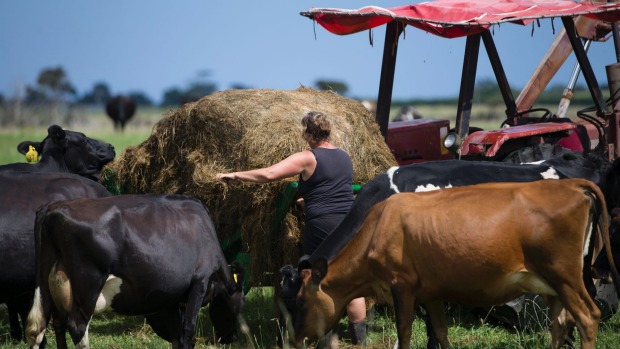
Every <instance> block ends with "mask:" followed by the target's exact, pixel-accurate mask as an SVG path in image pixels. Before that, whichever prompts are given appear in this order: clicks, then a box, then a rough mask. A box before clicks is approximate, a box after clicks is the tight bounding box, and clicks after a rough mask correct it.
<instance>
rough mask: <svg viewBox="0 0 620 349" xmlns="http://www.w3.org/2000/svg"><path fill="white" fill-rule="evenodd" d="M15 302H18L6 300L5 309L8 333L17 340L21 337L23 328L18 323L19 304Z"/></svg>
mask: <svg viewBox="0 0 620 349" xmlns="http://www.w3.org/2000/svg"><path fill="white" fill-rule="evenodd" d="M17 303H18V302H15V303H13V302H7V303H6V310H7V312H8V313H9V333H10V335H11V338H12V339H13V340H15V341H18V342H19V341H21V340H22V338H23V330H22V326H21V324H20V323H19V315H20V310H19V309H18V307H19V305H18V304H17ZM23 319H25V317H22V320H23Z"/></svg>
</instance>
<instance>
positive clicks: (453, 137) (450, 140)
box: [443, 132, 460, 151]
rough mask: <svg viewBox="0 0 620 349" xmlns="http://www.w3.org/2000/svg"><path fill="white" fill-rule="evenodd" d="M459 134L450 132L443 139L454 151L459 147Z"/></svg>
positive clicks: (447, 146)
mask: <svg viewBox="0 0 620 349" xmlns="http://www.w3.org/2000/svg"><path fill="white" fill-rule="evenodd" d="M458 138H459V137H458V135H457V134H456V133H454V132H450V133H448V134H447V135H446V138H444V140H443V146H444V147H446V148H447V149H450V150H452V151H456V150H457V149H458V147H459V145H460V144H459V142H458Z"/></svg>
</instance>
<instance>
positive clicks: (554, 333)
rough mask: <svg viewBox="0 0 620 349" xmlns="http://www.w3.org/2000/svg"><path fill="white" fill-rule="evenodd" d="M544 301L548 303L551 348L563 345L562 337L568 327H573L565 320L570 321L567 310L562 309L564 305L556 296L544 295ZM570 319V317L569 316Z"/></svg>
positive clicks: (564, 335)
mask: <svg viewBox="0 0 620 349" xmlns="http://www.w3.org/2000/svg"><path fill="white" fill-rule="evenodd" d="M546 302H547V304H548V305H549V317H550V318H551V344H550V347H551V348H552V349H557V348H561V347H562V345H564V339H565V338H566V336H567V334H568V331H569V329H570V328H573V326H571V325H570V324H568V323H567V322H568V321H570V320H569V319H568V318H567V314H568V313H567V311H566V309H564V305H562V302H561V301H560V299H559V298H558V297H551V296H549V297H546ZM571 320H572V318H571Z"/></svg>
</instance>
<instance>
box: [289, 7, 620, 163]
mask: <svg viewBox="0 0 620 349" xmlns="http://www.w3.org/2000/svg"><path fill="white" fill-rule="evenodd" d="M539 5H540V4H538V5H537V3H536V2H534V1H526V0H523V1H518V2H515V1H489V0H474V1H468V2H458V1H453V0H438V1H432V2H425V3H421V4H417V5H409V6H400V7H394V8H389V9H383V8H379V7H374V6H368V7H364V8H362V9H359V10H339V9H320V8H313V9H311V10H310V11H308V12H302V13H301V15H303V16H306V17H309V18H311V19H313V20H314V21H316V22H317V23H319V24H320V25H321V26H323V27H324V28H326V29H327V30H328V31H330V32H332V33H335V34H339V35H345V34H352V33H357V32H360V31H364V30H370V29H372V28H375V27H377V26H380V25H384V24H385V25H386V31H385V33H386V34H385V44H384V45H385V46H384V50H383V63H382V68H381V80H380V86H379V94H378V98H377V110H376V119H377V122H378V123H379V125H380V129H381V132H382V134H383V135H384V137H385V138H386V142H387V144H388V145H389V146H390V148H391V149H392V151H393V152H394V155H395V156H396V158H397V160H398V161H399V163H401V164H407V163H411V162H421V161H428V160H441V159H447V158H461V159H468V160H494V161H513V162H520V161H524V160H527V161H531V160H539V159H542V158H549V157H551V156H554V155H556V153H558V152H562V151H566V150H571V151H586V152H587V151H590V149H591V146H592V145H593V144H596V145H598V147H605V149H604V151H607V152H608V154H609V158H610V159H615V158H616V157H618V155H619V154H618V152H619V151H620V149H619V147H620V145H619V144H618V143H619V141H618V139H619V138H618V124H619V115H618V110H616V109H617V108H615V107H614V106H615V104H616V100H617V99H618V98H617V96H616V93H615V92H616V90H617V89H618V88H620V63H617V60H616V62H615V63H613V64H610V65H609V66H607V73H608V77H607V78H608V81H609V86H610V90H611V96H612V97H613V98H612V100H611V102H610V103H609V105H608V103H607V102H606V101H605V100H604V98H603V95H602V93H601V89H600V86H599V83H598V81H597V78H596V76H595V74H594V72H593V70H592V67H591V65H590V61H589V60H588V57H587V55H586V49H587V47H588V46H589V45H590V42H592V41H607V39H608V38H609V36H610V33H612V34H613V37H614V40H612V41H613V42H614V44H615V45H616V49H617V52H620V50H618V47H619V44H618V42H619V41H618V38H617V28H616V23H615V21H617V20H618V19H620V4H607V3H592V2H580V3H575V2H572V1H550V2H547V3H545V6H539ZM554 17H556V18H560V19H561V21H562V24H563V25H564V28H563V29H562V31H561V32H560V33H559V35H558V36H557V39H556V41H555V42H554V44H553V45H552V47H551V48H550V49H549V51H548V52H547V55H546V56H545V57H544V58H543V61H542V62H541V64H540V65H539V67H538V69H537V71H536V72H535V73H534V74H533V75H532V77H531V79H530V82H528V84H527V85H526V87H525V88H524V90H523V91H522V92H521V94H520V95H519V97H518V98H517V99H515V98H514V97H513V94H512V91H511V89H510V85H509V83H508V79H507V78H506V74H505V72H504V68H503V66H502V63H501V61H500V57H499V54H498V51H497V49H496V47H495V43H494V40H493V35H492V33H491V29H492V27H493V25H499V24H503V23H516V24H521V25H525V24H529V23H532V22H534V21H537V20H539V19H542V18H554ZM610 22H612V24H610ZM407 25H409V26H413V27H416V28H419V29H422V30H424V31H426V32H428V33H431V34H435V35H438V36H441V37H446V38H455V37H462V36H466V44H465V52H464V60H463V70H462V76H461V85H460V92H459V100H458V107H457V113H456V125H455V126H454V128H453V129H451V130H450V131H449V132H448V128H449V122H448V121H447V120H432V119H417V120H412V121H407V122H404V123H402V122H395V123H390V122H389V112H390V107H391V102H392V101H391V99H392V87H393V81H394V74H395V66H396V55H397V52H398V40H399V37H400V35H401V34H402V33H403V31H404V28H405V26H407ZM481 41H482V43H483V44H484V47H485V49H486V52H487V55H488V58H489V61H490V63H491V66H492V68H493V72H494V74H495V77H496V80H497V83H498V86H499V90H500V92H501V95H502V98H503V101H504V103H505V106H506V118H505V120H504V121H503V122H502V127H501V128H500V129H497V130H486V131H485V130H481V129H479V128H475V127H470V116H471V111H472V100H473V96H474V87H475V80H476V68H477V66H478V55H479V51H480V42H481ZM571 52H574V54H575V56H576V58H577V62H578V64H577V67H576V68H575V70H574V72H573V76H572V78H571V82H570V83H569V86H568V88H567V89H566V91H565V96H564V98H563V99H562V102H561V103H560V107H559V108H558V112H557V113H552V112H551V111H549V110H546V109H542V108H535V107H534V106H533V105H534V102H535V101H536V99H537V98H538V96H540V94H541V93H542V91H543V90H544V88H545V87H546V86H547V84H548V83H549V81H550V80H551V78H552V77H553V76H554V75H555V73H556V72H557V71H558V69H559V68H560V66H561V65H562V64H563V63H564V61H565V60H566V58H567V57H568V56H569V54H570V53H571ZM581 72H582V73H583V76H584V78H585V81H586V83H587V85H588V89H589V91H590V94H591V96H592V100H593V102H594V107H593V108H592V110H591V111H592V112H595V114H594V115H588V113H587V112H585V111H584V112H580V113H579V115H577V116H579V117H580V118H581V119H582V120H576V119H572V118H566V117H565V116H564V115H562V113H564V112H565V110H566V105H567V103H569V102H570V96H571V91H572V88H573V87H574V83H575V81H576V79H577V76H578V75H579V74H580V73H581ZM448 150H449V151H448ZM525 154H527V155H525Z"/></svg>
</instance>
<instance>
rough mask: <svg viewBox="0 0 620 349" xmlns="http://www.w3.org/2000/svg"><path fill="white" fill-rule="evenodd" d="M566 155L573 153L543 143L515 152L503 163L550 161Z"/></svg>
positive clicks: (557, 146) (507, 156)
mask: <svg viewBox="0 0 620 349" xmlns="http://www.w3.org/2000/svg"><path fill="white" fill-rule="evenodd" d="M566 153H572V151H571V150H570V149H567V148H564V147H561V146H559V145H554V144H548V143H541V144H537V145H533V146H528V147H524V148H521V149H518V150H515V151H513V152H511V153H509V154H508V155H506V157H505V158H504V160H502V161H503V162H511V163H515V164H522V163H528V162H535V161H541V160H549V159H553V158H556V157H558V156H562V155H563V154H566Z"/></svg>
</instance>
